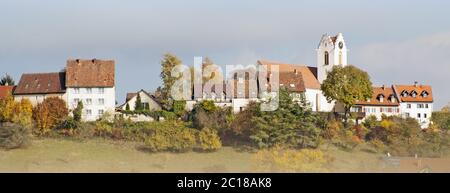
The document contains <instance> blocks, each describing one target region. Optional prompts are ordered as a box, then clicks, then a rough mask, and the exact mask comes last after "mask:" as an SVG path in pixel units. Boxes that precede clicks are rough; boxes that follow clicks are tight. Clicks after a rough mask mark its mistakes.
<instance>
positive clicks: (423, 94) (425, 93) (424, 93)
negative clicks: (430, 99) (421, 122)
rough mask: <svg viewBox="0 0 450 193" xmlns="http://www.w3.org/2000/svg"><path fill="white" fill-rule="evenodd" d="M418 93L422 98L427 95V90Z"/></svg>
mask: <svg viewBox="0 0 450 193" xmlns="http://www.w3.org/2000/svg"><path fill="white" fill-rule="evenodd" d="M420 95H422V97H423V98H426V97H427V96H428V92H427V91H423V92H422V94H420Z"/></svg>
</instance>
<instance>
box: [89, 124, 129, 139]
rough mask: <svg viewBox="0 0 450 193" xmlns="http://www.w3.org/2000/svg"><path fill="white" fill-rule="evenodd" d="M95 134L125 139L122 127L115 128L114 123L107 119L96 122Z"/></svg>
mask: <svg viewBox="0 0 450 193" xmlns="http://www.w3.org/2000/svg"><path fill="white" fill-rule="evenodd" d="M94 125H95V128H94V136H97V137H105V138H111V139H123V138H124V135H123V132H122V129H120V128H115V127H114V124H113V123H111V122H109V121H106V120H98V121H96V122H95V124H94Z"/></svg>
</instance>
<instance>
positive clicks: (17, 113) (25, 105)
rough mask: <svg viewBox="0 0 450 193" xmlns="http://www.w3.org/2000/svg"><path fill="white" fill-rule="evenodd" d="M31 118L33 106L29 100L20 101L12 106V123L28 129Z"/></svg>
mask: <svg viewBox="0 0 450 193" xmlns="http://www.w3.org/2000/svg"><path fill="white" fill-rule="evenodd" d="M32 116H33V105H32V104H31V102H30V100H28V99H22V100H20V102H16V103H15V104H14V109H13V115H12V122H14V123H17V124H19V125H21V126H23V127H25V128H30V127H31V123H32Z"/></svg>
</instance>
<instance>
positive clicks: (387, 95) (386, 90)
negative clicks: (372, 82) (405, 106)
mask: <svg viewBox="0 0 450 193" xmlns="http://www.w3.org/2000/svg"><path fill="white" fill-rule="evenodd" d="M372 90H373V94H372V98H370V100H367V101H357V102H356V103H355V105H365V106H398V105H399V101H398V98H397V96H396V94H395V92H394V88H393V87H385V86H382V87H373V88H372ZM380 96H383V102H381V101H380V98H379V97H380Z"/></svg>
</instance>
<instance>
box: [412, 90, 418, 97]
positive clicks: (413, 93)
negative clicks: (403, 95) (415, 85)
mask: <svg viewBox="0 0 450 193" xmlns="http://www.w3.org/2000/svg"><path fill="white" fill-rule="evenodd" d="M411 96H412V97H414V98H416V96H417V92H416V91H415V90H413V91H412V92H411Z"/></svg>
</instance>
